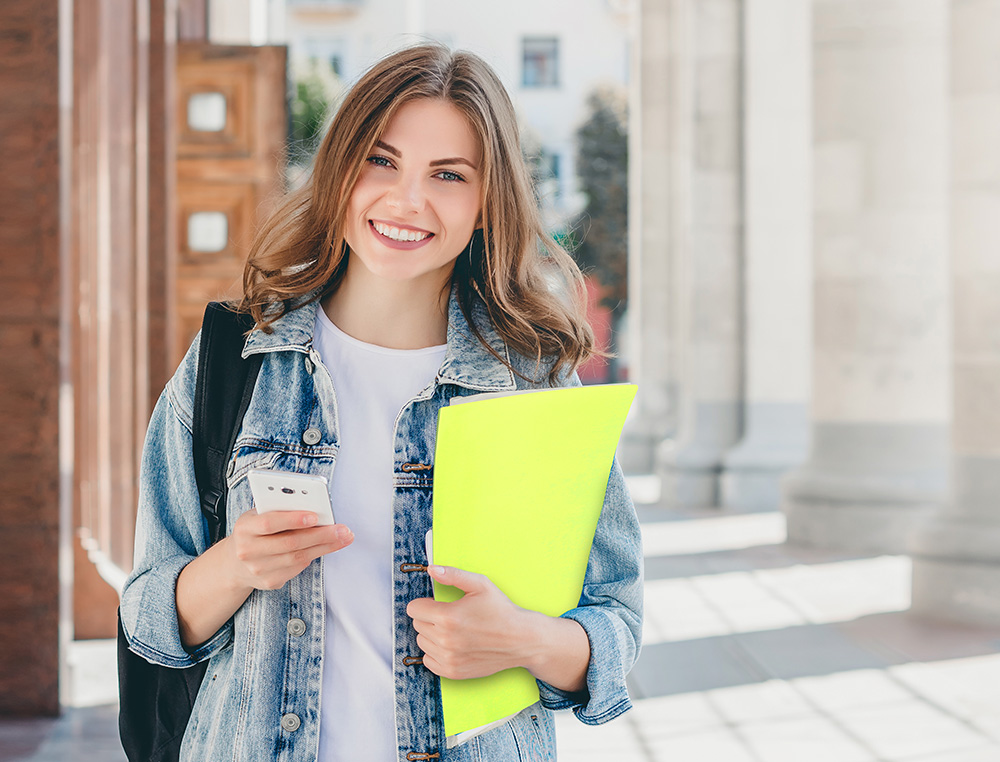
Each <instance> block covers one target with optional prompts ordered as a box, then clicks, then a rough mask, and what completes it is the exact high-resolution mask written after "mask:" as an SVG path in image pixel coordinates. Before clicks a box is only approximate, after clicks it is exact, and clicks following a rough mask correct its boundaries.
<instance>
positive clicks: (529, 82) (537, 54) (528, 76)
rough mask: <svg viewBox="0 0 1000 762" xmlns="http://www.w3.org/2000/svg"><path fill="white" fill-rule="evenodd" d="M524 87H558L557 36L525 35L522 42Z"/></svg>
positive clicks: (522, 80)
mask: <svg viewBox="0 0 1000 762" xmlns="http://www.w3.org/2000/svg"><path fill="white" fill-rule="evenodd" d="M521 46H522V49H523V51H524V66H523V70H522V76H521V84H522V85H523V86H524V87H558V85H559V40H558V39H556V38H555V37H525V38H524V39H523V40H522V42H521Z"/></svg>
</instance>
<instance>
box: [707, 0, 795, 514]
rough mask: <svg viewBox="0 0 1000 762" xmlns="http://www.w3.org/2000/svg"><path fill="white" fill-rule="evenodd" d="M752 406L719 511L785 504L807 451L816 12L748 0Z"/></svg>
mask: <svg viewBox="0 0 1000 762" xmlns="http://www.w3.org/2000/svg"><path fill="white" fill-rule="evenodd" d="M744 8H745V10H744V18H745V22H744V49H745V53H744V58H743V60H744V67H743V79H744V104H743V113H744V133H745V137H744V141H743V150H744V163H743V166H744V178H745V179H744V185H743V187H744V198H745V199H746V201H745V205H744V208H745V217H746V231H745V235H744V247H745V261H746V285H745V288H746V291H745V298H746V345H745V367H746V400H745V406H744V433H743V439H742V441H741V442H740V443H739V444H738V445H737V446H736V447H735V448H734V449H733V450H730V451H729V453H728V454H727V455H726V457H725V471H724V472H723V476H722V504H723V505H724V506H726V507H731V508H738V509H750V510H761V509H777V508H778V505H779V503H780V500H781V494H780V489H779V479H780V477H781V476H782V475H783V474H785V473H786V472H788V471H790V470H791V469H792V468H794V467H795V466H798V465H800V464H801V463H802V461H804V460H805V458H806V455H807V454H808V437H809V395H810V369H811V368H810V363H811V355H812V287H811V286H812V259H811V252H812V184H811V183H812V176H811V164H812V136H811V118H812V113H811V101H810V91H811V89H812V78H811V74H810V72H811V65H812V62H811V58H812V46H811V44H810V38H811V21H810V18H811V13H810V5H809V3H804V2H802V0H745V5H744Z"/></svg>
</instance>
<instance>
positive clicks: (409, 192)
mask: <svg viewBox="0 0 1000 762" xmlns="http://www.w3.org/2000/svg"><path fill="white" fill-rule="evenodd" d="M425 201H426V199H425V198H424V191H423V188H422V186H421V178H420V177H417V176H412V177H411V176H407V175H406V174H405V173H402V172H401V173H400V174H399V176H398V177H397V179H396V182H394V183H393V184H392V186H391V187H390V188H389V190H388V191H387V193H386V205H387V206H388V207H389V208H390V209H392V210H393V211H394V212H396V213H397V214H415V213H418V212H421V211H423V208H424V203H425Z"/></svg>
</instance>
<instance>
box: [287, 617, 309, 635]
mask: <svg viewBox="0 0 1000 762" xmlns="http://www.w3.org/2000/svg"><path fill="white" fill-rule="evenodd" d="M288 634H289V635H291V636H293V637H296V638H297V637H300V636H301V635H305V634H306V623H305V622H303V621H302V620H301V619H298V618H295V619H289V620H288Z"/></svg>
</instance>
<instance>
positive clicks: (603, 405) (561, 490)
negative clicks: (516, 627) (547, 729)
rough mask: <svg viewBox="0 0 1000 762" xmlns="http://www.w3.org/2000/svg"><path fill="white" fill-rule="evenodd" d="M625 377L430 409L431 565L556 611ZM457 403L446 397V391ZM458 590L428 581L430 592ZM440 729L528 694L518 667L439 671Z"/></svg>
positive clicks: (563, 608)
mask: <svg viewBox="0 0 1000 762" xmlns="http://www.w3.org/2000/svg"><path fill="white" fill-rule="evenodd" d="M635 393H636V387H635V385H632V384H611V385H604V386H580V387H571V388H560V389H545V390H540V391H533V392H529V393H515V394H512V395H508V396H500V397H497V396H493V395H483V396H484V397H487V398H484V399H475V400H474V401H470V402H463V403H462V404H454V403H453V404H452V405H451V406H449V407H445V408H442V409H441V411H440V414H439V417H438V431H437V445H436V452H435V457H434V525H433V535H434V539H433V545H434V547H433V553H434V563H435V564H441V565H443V566H454V567H457V568H460V569H466V570H467V571H472V572H477V573H480V574H485V575H487V576H488V577H489V578H490V579H491V580H493V582H494V583H495V584H496V585H497V587H499V588H500V589H501V590H503V592H504V593H505V594H506V595H507V597H509V598H510V599H511V600H512V601H513V602H514V603H515V604H517V605H518V606H522V607H524V608H528V609H533V610H534V611H540V612H542V613H545V614H549V615H550V616H559V615H561V614H564V613H565V612H567V611H569V610H570V609H572V608H575V607H576V606H577V604H578V603H579V601H580V593H581V592H582V590H583V579H584V575H585V573H586V570H587V561H588V559H589V557H590V546H591V544H592V543H593V540H594V531H595V529H596V527H597V520H598V518H599V517H600V513H601V506H602V505H603V504H604V494H605V491H606V489H607V484H608V476H609V474H610V472H611V465H612V462H613V459H614V454H615V449H616V448H617V446H618V439H619V437H620V436H621V431H622V426H623V425H624V423H625V416H626V415H627V413H628V409H629V407H630V405H631V404H632V399H633V398H634V397H635ZM456 401H457V400H456ZM462 594H463V593H462V592H461V591H460V590H458V589H457V588H454V587H449V586H447V585H439V584H437V583H435V584H434V597H435V599H437V600H439V601H453V600H457V599H458V598H460V597H461V596H462ZM441 698H442V703H443V705H444V725H445V734H446V735H448V736H453V735H456V734H458V733H462V732H465V731H467V730H471V729H473V728H479V727H481V726H483V725H487V724H489V723H492V722H495V721H497V720H500V719H502V718H505V717H508V716H510V715H513V714H516V713H517V712H519V711H520V710H522V709H524V708H525V707H527V706H530V705H531V704H533V703H535V702H536V701H538V685H537V684H536V682H535V679H534V677H532V675H531V673H529V672H528V671H527V670H525V669H521V668H517V669H508V670H504V671H503V672H498V673H496V674H495V675H490V676H489V677H482V678H474V679H471V680H449V679H446V678H442V680H441Z"/></svg>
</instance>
